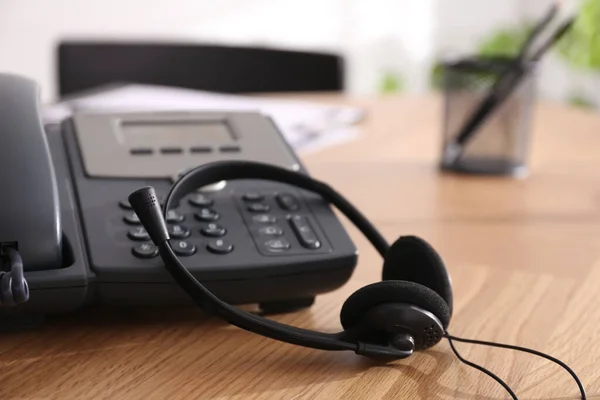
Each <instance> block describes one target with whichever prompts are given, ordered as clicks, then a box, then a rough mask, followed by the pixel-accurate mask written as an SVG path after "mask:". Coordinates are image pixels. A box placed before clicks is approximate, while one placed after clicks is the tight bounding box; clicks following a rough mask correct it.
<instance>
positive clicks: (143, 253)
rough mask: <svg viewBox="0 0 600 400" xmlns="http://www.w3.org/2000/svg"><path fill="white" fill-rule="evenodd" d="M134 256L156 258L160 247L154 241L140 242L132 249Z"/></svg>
mask: <svg viewBox="0 0 600 400" xmlns="http://www.w3.org/2000/svg"><path fill="white" fill-rule="evenodd" d="M131 251H132V253H133V255H134V256H136V257H139V258H154V257H156V256H157V255H158V247H156V246H155V245H154V244H152V243H140V244H138V245H135V246H133V249H131Z"/></svg>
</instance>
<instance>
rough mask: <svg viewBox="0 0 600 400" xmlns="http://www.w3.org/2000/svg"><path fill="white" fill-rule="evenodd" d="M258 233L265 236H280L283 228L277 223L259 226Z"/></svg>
mask: <svg viewBox="0 0 600 400" xmlns="http://www.w3.org/2000/svg"><path fill="white" fill-rule="evenodd" d="M258 233H260V234H261V235H266V236H281V235H282V234H283V229H281V228H280V227H278V226H277V225H269V226H261V227H260V229H259V230H258Z"/></svg>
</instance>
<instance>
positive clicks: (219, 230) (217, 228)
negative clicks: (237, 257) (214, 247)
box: [200, 224, 227, 237]
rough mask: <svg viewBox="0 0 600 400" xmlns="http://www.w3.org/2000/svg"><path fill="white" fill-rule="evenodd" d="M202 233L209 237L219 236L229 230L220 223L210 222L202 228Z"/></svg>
mask: <svg viewBox="0 0 600 400" xmlns="http://www.w3.org/2000/svg"><path fill="white" fill-rule="evenodd" d="M200 233H202V234H203V235H204V236H208V237H219V236H224V235H225V234H226V233H227V230H226V229H225V228H223V227H222V226H221V225H218V224H208V225H206V226H204V227H202V228H200Z"/></svg>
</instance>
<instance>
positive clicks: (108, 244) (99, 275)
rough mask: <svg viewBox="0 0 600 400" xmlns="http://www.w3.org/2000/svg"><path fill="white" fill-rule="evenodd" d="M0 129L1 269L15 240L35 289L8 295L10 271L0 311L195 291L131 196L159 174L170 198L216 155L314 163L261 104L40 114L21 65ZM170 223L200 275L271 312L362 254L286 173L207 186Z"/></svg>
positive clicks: (337, 275)
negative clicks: (282, 177)
mask: <svg viewBox="0 0 600 400" xmlns="http://www.w3.org/2000/svg"><path fill="white" fill-rule="evenodd" d="M0 139H1V142H0V143H1V147H0V246H1V250H0V253H1V256H0V257H1V259H2V262H3V265H2V267H3V268H2V270H3V271H4V274H5V278H6V274H7V273H8V271H9V270H10V257H8V256H9V255H10V254H11V252H12V254H13V255H14V253H15V250H16V252H18V255H20V258H21V259H22V265H23V267H24V271H25V272H24V275H25V279H26V282H27V284H28V289H29V298H28V300H27V301H24V299H21V300H19V299H18V298H11V294H10V282H9V280H8V279H4V281H3V282H4V283H3V284H4V285H5V286H6V287H4V289H5V290H2V291H0V294H2V295H3V297H2V298H1V302H0V303H2V305H3V306H4V307H0V321H2V320H5V321H9V320H10V318H13V317H14V316H19V315H30V316H33V315H35V316H41V315H47V314H56V313H67V312H71V311H75V310H77V309H80V308H82V307H85V306H87V305H93V304H110V305H118V306H152V305H170V304H187V303H191V302H190V301H189V300H188V297H187V296H186V295H185V293H184V292H183V291H182V290H181V289H180V288H179V287H178V285H177V284H175V283H174V281H173V279H172V278H171V277H170V276H169V274H168V273H167V272H166V271H165V270H164V266H163V263H162V261H161V259H160V258H159V257H158V256H157V255H158V251H157V248H156V246H155V245H154V244H153V243H152V241H151V240H150V237H149V236H148V232H146V230H145V229H144V227H143V226H142V225H141V223H140V220H139V218H138V216H137V215H136V213H135V212H133V210H132V207H131V204H130V203H129V201H128V195H129V194H130V193H131V192H133V191H134V190H136V189H138V188H140V187H143V186H146V185H152V186H154V187H155V188H156V190H157V192H158V194H159V196H165V194H166V192H167V191H168V189H169V187H170V186H171V184H172V183H173V181H174V180H176V179H177V178H178V177H179V176H180V175H181V174H185V172H186V171H187V170H188V169H190V168H192V167H195V166H197V165H201V164H204V163H208V162H211V161H216V160H225V159H227V160H248V161H261V162H265V163H270V164H273V165H277V166H280V167H285V168H288V169H291V170H295V171H300V172H301V173H306V174H308V172H307V171H306V169H305V167H304V166H303V165H302V164H301V162H300V160H299V159H298V158H297V157H296V155H295V154H294V152H293V151H292V149H291V148H290V147H289V146H288V145H287V143H286V142H285V140H284V139H283V137H282V136H281V134H280V132H279V131H278V130H277V128H276V126H275V125H274V124H273V122H272V121H271V120H270V119H269V118H268V117H266V116H264V115H261V114H259V113H252V112H239V113H237V112H227V113H223V112H143V113H90V112H88V113H86V112H81V113H75V114H74V115H73V116H72V117H70V118H68V119H67V120H65V121H63V122H62V123H60V124H55V125H48V126H44V125H43V123H42V120H41V116H40V113H39V106H38V93H37V86H36V85H35V83H34V82H32V81H30V80H28V79H25V78H22V77H18V76H13V75H1V74H0ZM167 222H168V229H169V233H170V235H171V238H172V239H174V240H175V241H174V249H175V251H176V252H177V254H178V255H179V256H180V257H182V258H185V260H186V263H187V265H188V268H189V270H190V271H191V272H192V274H193V275H194V276H196V277H197V278H198V279H199V280H200V281H202V282H203V283H204V284H206V286H207V287H209V288H210V289H211V290H212V291H213V292H214V293H215V294H216V295H218V296H219V297H221V298H222V299H224V300H225V301H227V302H229V303H233V304H251V303H257V304H259V305H260V307H261V308H262V309H263V310H264V311H266V312H278V311H288V310H293V309H296V308H301V307H307V306H310V305H311V304H312V302H313V300H314V297H315V296H316V295H318V294H321V293H324V292H328V291H331V290H333V289H336V288H338V287H340V286H341V285H343V284H344V283H345V282H346V281H347V280H348V279H349V278H350V276H351V274H352V272H353V270H354V267H355V265H356V260H357V250H356V248H355V246H354V244H353V243H352V241H351V240H350V238H349V236H348V235H347V233H346V232H345V230H344V229H343V227H342V225H341V224H340V222H339V220H338V219H337V218H336V216H335V214H334V213H333V212H332V210H331V209H330V208H329V206H328V204H327V203H326V202H325V201H323V200H322V199H321V198H320V197H319V196H317V195H315V194H312V193H309V192H307V191H304V190H300V189H297V188H294V187H292V186H288V185H285V184H280V183H275V182H267V181H261V180H235V181H230V182H228V181H224V182H219V183H217V184H213V185H208V186H205V187H201V188H198V190H196V191H195V192H194V193H192V194H190V195H188V196H186V197H184V198H182V199H181V200H180V201H179V202H178V203H177V204H175V206H174V207H172V208H171V209H170V210H169V214H168V216H167ZM13 283H14V282H13ZM17 289H18V288H17ZM21 289H23V288H21ZM16 292H18V290H16ZM18 295H19V293H12V296H13V297H19V296H18ZM10 305H12V306H10Z"/></svg>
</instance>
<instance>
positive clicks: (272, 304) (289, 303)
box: [258, 296, 315, 315]
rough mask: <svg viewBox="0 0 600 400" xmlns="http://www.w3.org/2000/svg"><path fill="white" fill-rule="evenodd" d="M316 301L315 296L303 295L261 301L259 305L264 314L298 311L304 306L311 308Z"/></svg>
mask: <svg viewBox="0 0 600 400" xmlns="http://www.w3.org/2000/svg"><path fill="white" fill-rule="evenodd" d="M314 303H315V298H314V296H313V297H302V298H299V299H291V300H282V301H267V302H264V303H260V304H259V305H258V306H259V308H260V310H261V312H262V314H263V315H272V314H284V313H289V312H293V311H298V310H301V309H304V308H309V307H310V306H312V305H313V304H314Z"/></svg>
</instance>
